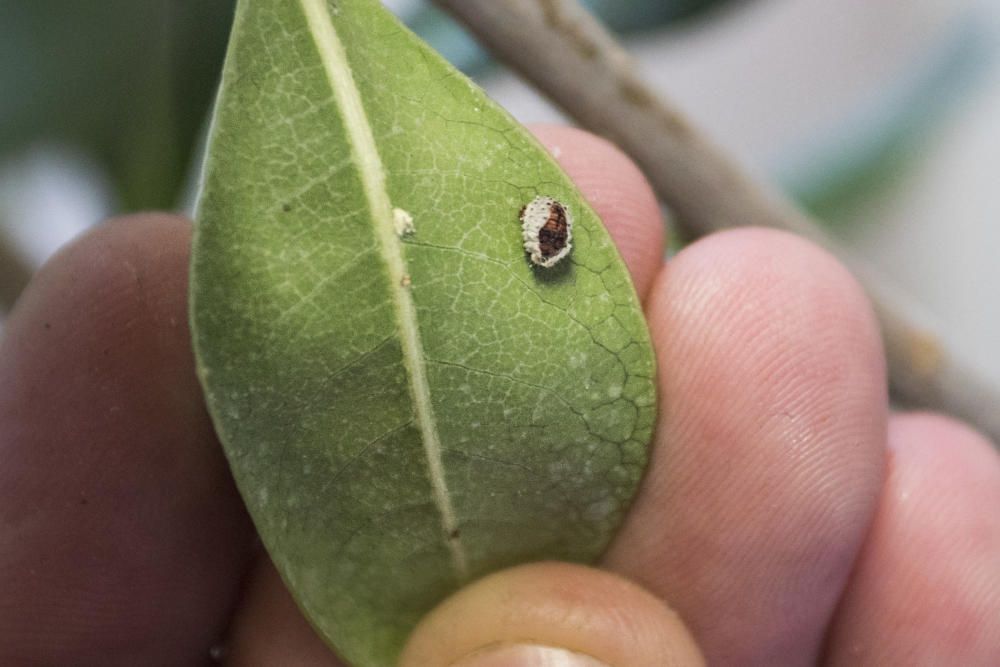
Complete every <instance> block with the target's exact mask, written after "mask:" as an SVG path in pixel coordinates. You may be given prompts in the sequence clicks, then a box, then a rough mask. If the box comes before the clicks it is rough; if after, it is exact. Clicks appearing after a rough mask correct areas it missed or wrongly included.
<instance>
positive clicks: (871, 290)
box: [435, 0, 1000, 443]
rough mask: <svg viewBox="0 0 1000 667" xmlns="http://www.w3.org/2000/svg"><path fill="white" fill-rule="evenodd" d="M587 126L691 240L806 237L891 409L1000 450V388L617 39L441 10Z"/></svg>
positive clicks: (470, 7) (501, 12)
mask: <svg viewBox="0 0 1000 667" xmlns="http://www.w3.org/2000/svg"><path fill="white" fill-rule="evenodd" d="M435 1H436V2H437V4H438V5H440V6H441V7H442V8H444V9H445V10H447V11H448V12H449V13H451V14H452V15H453V16H454V17H455V18H457V19H459V20H460V21H462V22H463V23H464V24H465V25H466V26H467V27H468V28H469V29H470V30H471V31H472V32H473V33H475V34H476V36H477V37H478V38H479V39H480V40H481V41H482V42H483V43H484V44H485V45H486V46H487V47H488V48H490V50H491V51H492V52H493V53H494V54H495V55H496V56H497V57H499V58H500V59H502V60H503V61H504V62H505V63H507V64H508V65H510V66H511V67H512V68H513V69H515V70H517V71H518V72H520V73H521V74H522V75H523V76H524V77H525V78H526V79H528V80H529V81H531V82H532V83H533V84H534V85H535V86H536V87H537V88H538V90H540V91H541V92H542V93H543V94H545V95H546V96H547V97H549V98H550V99H551V100H552V101H553V102H555V103H556V104H558V105H559V106H560V107H562V108H563V109H564V110H565V111H566V113H567V114H569V115H570V116H571V117H572V118H574V119H575V120H576V121H577V122H578V123H580V125H581V126H583V127H585V128H587V129H589V130H591V131H593V132H597V133H599V134H602V135H604V136H606V137H608V138H609V139H611V140H612V141H614V142H615V143H617V144H618V145H619V146H620V147H621V148H622V149H623V150H624V151H625V152H626V153H628V154H629V155H630V156H631V157H632V158H633V159H634V160H635V161H636V162H637V163H638V164H639V166H640V167H641V168H642V169H643V171H644V172H645V173H646V176H647V177H648V178H649V180H650V182H651V183H652V184H653V187H654V188H655V190H656V191H657V193H658V194H659V196H660V198H661V199H662V200H663V201H664V203H666V204H667V205H668V206H669V207H670V208H671V209H672V211H673V212H674V214H675V215H676V218H677V222H678V224H679V226H680V228H681V230H682V231H683V232H684V233H685V234H686V235H688V236H690V237H692V238H698V237H700V236H704V235H706V234H710V233H712V232H715V231H718V230H722V229H727V228H730V227H738V226H745V225H759V226H765V227H773V228H776V229H783V230H788V231H792V232H795V233H797V234H800V235H802V236H804V237H806V238H808V239H810V240H812V241H814V242H816V243H818V244H819V245H821V246H823V247H824V248H826V249H827V250H829V251H831V252H832V253H833V254H834V255H836V256H837V257H838V258H839V259H840V260H841V261H842V262H843V263H844V264H845V265H847V266H848V267H849V268H850V269H851V270H852V271H853V272H854V274H855V275H856V276H857V277H858V279H859V280H860V281H861V283H862V284H863V285H864V286H865V288H866V289H867V291H868V294H869V296H870V297H871V299H872V301H873V303H874V305H875V311H876V313H877V315H878V318H879V321H880V323H881V326H882V335H883V339H884V341H885V347H886V357H887V359H888V365H889V376H890V386H891V389H892V391H893V397H894V398H895V399H896V400H897V401H898V402H899V403H901V404H904V405H906V406H907V407H917V408H929V409H934V410H940V411H943V412H947V413H950V414H953V415H955V416H957V417H960V418H962V419H965V420H967V421H968V422H970V423H971V424H973V425H974V426H976V427H978V428H979V429H980V430H981V431H983V432H984V433H985V434H986V435H988V436H990V437H991V438H993V440H994V442H997V443H1000V396H998V394H997V388H996V387H994V386H991V384H990V383H989V382H987V381H986V380H985V379H983V378H982V377H980V376H979V375H978V374H977V373H976V372H974V370H973V369H970V368H965V367H963V366H961V364H960V363H958V362H957V361H956V360H955V359H954V357H953V355H951V354H949V352H948V350H947V349H946V347H945V345H944V343H943V342H942V341H941V339H940V338H939V337H937V336H936V335H935V334H934V333H932V332H930V331H929V330H927V329H926V328H924V327H919V326H915V325H914V324H912V322H911V319H912V318H911V317H910V315H909V314H910V313H912V312H913V310H912V308H911V307H910V306H909V305H908V301H907V299H906V298H905V297H903V296H901V295H900V294H899V292H898V291H895V290H893V289H892V287H891V286H890V285H889V283H888V282H887V281H886V280H884V279H883V277H881V276H880V275H878V273H877V272H876V271H875V270H874V269H873V268H872V267H870V266H868V265H867V264H866V263H865V262H863V261H862V260H861V259H860V258H858V257H856V256H854V255H853V254H852V253H851V252H850V251H849V250H847V249H846V248H844V247H843V246H841V245H840V244H838V243H837V242H835V241H834V240H833V239H831V238H830V237H829V236H828V235H827V234H826V233H825V232H823V230H822V229H820V227H819V226H818V224H817V223H816V222H815V221H813V220H812V219H811V218H810V217H809V216H808V215H806V214H805V213H803V212H802V211H800V210H799V209H797V208H796V207H795V206H794V205H793V204H792V203H791V202H789V201H788V200H787V199H785V198H784V197H783V196H781V195H780V194H778V193H777V192H776V191H775V190H774V189H773V188H770V187H768V186H765V185H763V184H761V183H758V182H755V181H754V180H753V179H751V178H750V177H749V176H748V175H747V174H746V173H745V172H744V171H743V170H742V169H741V168H740V167H739V166H737V165H736V163H735V162H734V161H733V160H732V159H731V158H730V157H729V156H727V155H726V154H725V153H724V152H723V151H722V150H720V149H719V148H718V147H716V146H715V145H714V144H712V142H711V141H709V140H708V139H707V138H706V137H705V136H704V135H703V134H702V133H701V132H699V131H698V130H697V129H696V128H694V127H693V126H692V125H691V124H690V123H689V122H688V121H687V119H686V118H684V116H683V115H682V114H681V113H679V112H678V111H677V110H676V109H674V108H673V107H672V105H671V104H669V103H668V102H667V101H665V100H664V99H662V98H661V97H660V96H659V95H658V94H657V93H656V92H654V91H653V89H652V88H650V87H649V85H648V84H646V83H645V82H644V81H643V80H642V78H641V77H640V76H639V74H638V71H637V69H636V67H635V66H634V64H633V62H632V60H631V58H630V57H629V56H628V54H627V53H626V52H625V50H624V49H623V48H622V47H621V46H620V45H619V44H618V43H617V41H616V40H615V38H614V37H613V36H612V35H611V34H610V33H608V31H607V30H606V29H605V28H604V27H603V26H602V25H601V24H600V23H599V22H598V21H597V20H596V19H594V18H593V17H592V16H591V15H590V14H589V13H588V12H587V11H586V10H585V9H583V8H582V7H581V6H580V4H579V2H577V0H435Z"/></svg>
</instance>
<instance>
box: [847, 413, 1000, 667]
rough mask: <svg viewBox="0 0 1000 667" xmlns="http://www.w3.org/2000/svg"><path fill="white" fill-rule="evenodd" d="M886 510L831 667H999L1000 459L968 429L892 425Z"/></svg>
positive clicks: (902, 421)
mask: <svg viewBox="0 0 1000 667" xmlns="http://www.w3.org/2000/svg"><path fill="white" fill-rule="evenodd" d="M889 444H890V447H891V452H892V456H891V458H890V465H889V477H888V480H887V482H886V485H885V489H884V490H883V493H882V501H881V504H880V506H879V510H878V514H877V516H876V520H875V523H874V525H873V527H872V531H871V533H870V535H869V536H868V540H867V543H866V545H865V549H864V551H863V553H862V557H861V559H860V561H859V563H858V565H857V568H856V571H855V574H854V577H853V578H852V580H851V583H850V586H849V588H848V590H847V593H846V595H845V597H844V600H843V603H842V605H841V608H840V610H839V612H838V619H837V622H836V623H835V624H834V629H833V633H832V635H831V640H830V654H829V658H830V659H829V662H830V664H832V665H857V664H865V665H969V666H972V665H984V666H985V665H1000V513H998V509H1000V456H997V453H996V451H995V450H994V449H993V446H992V445H991V444H990V443H989V442H988V441H986V440H985V439H984V438H983V437H982V436H981V435H979V434H978V433H974V432H973V431H971V430H969V429H968V428H967V427H966V426H964V425H962V424H959V423H956V422H954V421H951V420H950V419H946V418H943V417H937V416H933V415H926V414H915V415H902V416H897V417H894V418H893V420H892V422H891V426H890V429H889Z"/></svg>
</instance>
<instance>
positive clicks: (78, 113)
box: [0, 0, 727, 211]
mask: <svg viewBox="0 0 1000 667" xmlns="http://www.w3.org/2000/svg"><path fill="white" fill-rule="evenodd" d="M725 1H727V0H591V2H590V3H589V5H590V6H591V8H592V9H593V10H594V11H595V12H596V13H597V14H598V15H599V16H600V17H601V18H602V19H603V20H604V21H606V22H607V23H608V24H609V25H610V26H611V27H612V28H614V29H617V30H620V31H630V30H637V29H643V28H649V27H652V26H655V25H659V24H661V23H663V22H665V21H669V20H674V19H678V18H682V17H686V16H690V15H691V14H693V13H695V12H697V11H700V10H704V9H707V8H710V7H713V6H715V5H718V4H721V3H722V2H725ZM234 5H235V0H207V1H206V0H100V1H98V2H80V1H79V0H32V1H31V2H24V1H23V0H22V1H20V2H18V1H17V0H6V1H4V0H0V6H2V7H3V8H4V20H3V22H2V23H0V63H3V66H2V67H0V90H4V91H7V93H8V94H6V95H4V96H2V97H0V158H2V157H3V156H4V155H9V154H10V153H12V152H15V151H18V150H22V149H24V148H26V147H27V146H29V145H31V144H33V143H35V142H38V141H42V140H44V141H46V142H55V143H62V144H66V145H68V146H69V147H71V148H76V149H79V150H81V151H83V152H84V153H86V154H87V155H88V156H89V157H92V158H93V159H95V160H96V161H97V163H98V164H99V165H100V166H101V167H102V168H103V169H104V170H105V171H106V173H107V174H108V176H109V177H110V180H111V185H112V187H113V188H114V191H115V193H116V194H117V197H118V202H117V204H118V208H119V209H120V210H124V211H128V210H135V209H144V208H175V207H176V206H177V204H178V199H179V197H180V195H181V191H182V189H183V187H184V184H185V183H186V178H187V174H188V172H189V170H190V168H191V166H192V161H193V157H194V152H195V150H196V146H197V141H198V137H199V134H200V132H201V130H202V127H203V124H204V122H205V118H206V116H207V110H208V107H209V105H210V104H211V101H212V96H213V94H214V90H215V86H216V83H217V78H218V73H219V71H220V69H221V66H222V59H223V55H224V52H225V46H226V39H227V36H228V34H229V25H230V22H231V19H232V12H233V7H234ZM406 18H407V19H408V20H409V22H410V23H411V26H412V27H413V28H414V29H415V30H416V32H418V33H419V34H421V36H423V37H424V38H425V39H428V41H430V42H431V44H432V45H433V46H435V47H436V48H438V49H439V50H441V51H443V52H444V53H445V55H446V56H450V57H451V59H452V60H453V61H454V62H456V64H457V65H459V66H461V67H463V68H464V69H466V70H467V71H468V70H475V69H476V68H477V67H479V66H481V65H482V64H483V63H484V62H485V58H486V56H485V53H484V52H482V51H481V50H478V49H477V47H475V45H474V42H472V41H471V39H470V38H468V37H467V36H466V35H465V33H464V32H462V30H461V29H460V28H458V27H457V26H456V25H455V24H454V22H453V21H451V20H450V19H447V18H446V17H445V15H444V14H443V13H442V12H440V10H437V9H434V8H433V7H430V6H425V7H422V8H420V9H418V10H417V11H416V12H413V13H412V14H410V15H409V16H407V17H406Z"/></svg>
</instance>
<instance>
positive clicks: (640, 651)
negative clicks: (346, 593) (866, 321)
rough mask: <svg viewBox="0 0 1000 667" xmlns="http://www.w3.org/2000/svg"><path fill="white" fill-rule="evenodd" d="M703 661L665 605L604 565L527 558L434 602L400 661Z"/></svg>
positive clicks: (480, 666)
mask: <svg viewBox="0 0 1000 667" xmlns="http://www.w3.org/2000/svg"><path fill="white" fill-rule="evenodd" d="M701 664H704V663H703V661H702V659H701V656H700V655H699V653H698V649H697V648H696V647H695V645H694V642H693V641H692V639H691V637H690V635H689V634H688V632H687V630H686V629H685V628H684V626H683V624H682V623H681V622H680V620H679V619H678V617H677V615H676V614H674V613H673V612H671V611H670V610H669V609H668V608H667V607H666V605H664V604H663V603H662V602H661V601H660V600H658V599H656V598H655V597H653V596H652V595H650V594H649V593H647V592H645V591H643V590H642V589H641V588H639V587H638V586H636V585H635V584H632V583H630V582H628V581H626V580H625V579H622V578H620V577H617V576H615V575H613V574H610V573H608V572H602V571H600V570H594V569H591V568H586V567H582V566H580V565H570V564H568V563H539V564H534V565H525V566H521V567H517V568H513V569H510V570H505V571H503V572H499V573H497V574H493V575H491V576H488V577H486V578H485V579H481V580H480V581H478V582H476V583H474V584H472V585H471V586H468V587H467V588H465V589H463V590H462V591H460V592H459V593H457V594H456V595H454V596H452V597H451V598H450V599H448V600H446V601H445V602H444V603H443V604H441V605H440V606H439V607H438V608H437V609H435V610H434V611H433V612H432V613H431V614H430V615H429V616H428V617H427V618H426V619H425V620H424V621H423V622H422V623H421V624H420V625H419V626H418V627H417V629H416V631H415V632H414V634H413V636H412V637H411V638H410V641H409V643H408V645H407V647H406V649H405V650H404V651H403V656H402V658H401V660H400V665H401V667H439V666H440V667H445V666H451V665H454V666H455V667H458V666H459V665H461V667H501V666H502V667H536V666H537V667H543V666H544V665H564V666H565V667H600V666H601V665H616V666H618V665H635V666H636V667H641V666H644V665H650V666H652V665H676V666H677V667H681V666H685V667H686V666H688V665H692V666H693V665H701Z"/></svg>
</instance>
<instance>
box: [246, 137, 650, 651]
mask: <svg viewBox="0 0 1000 667" xmlns="http://www.w3.org/2000/svg"><path fill="white" fill-rule="evenodd" d="M534 131H535V132H536V134H537V136H538V137H539V139H540V140H541V141H542V143H543V144H545V145H546V146H547V147H548V148H549V149H550V150H552V151H553V152H554V153H555V155H556V157H557V159H558V160H559V161H560V163H561V164H562V166H563V167H564V168H565V169H566V171H567V173H568V174H569V175H570V177H571V178H573V180H574V181H575V182H576V184H577V186H578V187H580V189H581V191H582V192H583V194H584V197H586V198H587V200H588V201H589V202H590V203H591V205H592V206H594V208H595V209H596V210H597V213H598V214H599V215H600V216H601V217H602V218H603V220H604V223H605V225H607V227H608V229H609V231H610V233H611V235H612V237H613V238H614V239H615V241H616V243H617V244H618V247H619V250H621V252H622V254H623V256H624V257H625V260H626V262H627V263H628V266H629V270H630V271H631V272H632V276H633V280H634V281H635V284H636V289H637V291H638V293H639V294H640V295H642V294H644V293H645V292H647V291H648V289H649V285H650V284H651V283H652V279H653V276H654V275H655V272H656V271H657V270H658V268H659V267H660V265H661V264H662V262H663V224H662V220H661V216H660V211H659V208H658V207H657V204H656V199H655V198H654V197H653V194H652V192H651V191H650V189H649V185H648V184H647V183H646V180H645V179H644V178H643V176H642V175H641V174H640V173H639V171H638V169H637V168H636V167H635V165H633V164H632V163H631V162H630V161H629V160H628V158H626V157H625V156H624V155H623V154H622V153H621V152H620V151H619V150H618V149H617V148H615V147H614V146H612V145H611V144H609V143H608V142H607V141H605V140H603V139H600V138H598V137H595V136H593V135H591V134H588V133H586V132H582V131H580V130H573V129H570V128H562V127H555V126H539V127H536V128H534ZM252 576H253V579H257V578H263V579H264V580H265V581H264V582H255V583H252V584H251V588H254V587H256V588H259V589H261V590H264V591H269V593H268V594H267V595H264V594H261V595H256V596H250V597H249V598H248V599H247V600H246V607H245V609H244V613H242V614H241V615H240V616H239V617H238V618H236V619H235V623H234V633H235V634H234V640H233V648H232V651H233V655H234V656H238V657H240V659H241V660H242V659H244V658H243V656H251V655H253V651H255V650H257V649H258V648H262V649H266V647H260V644H261V643H266V642H268V641H271V642H274V644H275V645H280V646H285V645H292V644H294V643H295V642H297V641H300V640H302V641H305V640H304V639H302V638H303V637H310V636H311V637H312V644H311V645H312V646H315V645H318V644H319V643H320V640H319V639H318V638H317V637H316V636H315V633H314V632H313V631H312V629H311V627H310V626H309V624H308V622H307V621H306V620H305V619H304V618H303V617H302V615H301V614H300V613H299V612H298V611H297V610H296V609H295V607H294V606H293V605H292V604H291V603H290V598H289V597H288V595H287V593H286V594H284V595H279V593H278V590H277V589H276V587H275V586H276V584H275V582H276V580H275V579H274V576H275V575H274V573H273V572H272V570H271V568H270V566H269V565H268V566H266V567H265V566H261V567H259V568H256V569H255V571H254V574H253V575H252ZM258 606H259V607H261V608H260V609H257V608H255V607H258ZM282 614H291V615H293V616H294V618H286V619H285V621H284V622H282V623H278V622H276V621H275V620H274V619H276V618H277V617H279V616H281V615H282ZM244 626H245V627H244ZM310 654H311V651H310ZM239 664H243V663H239ZM246 664H253V663H246ZM306 664H308V663H306Z"/></svg>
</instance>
